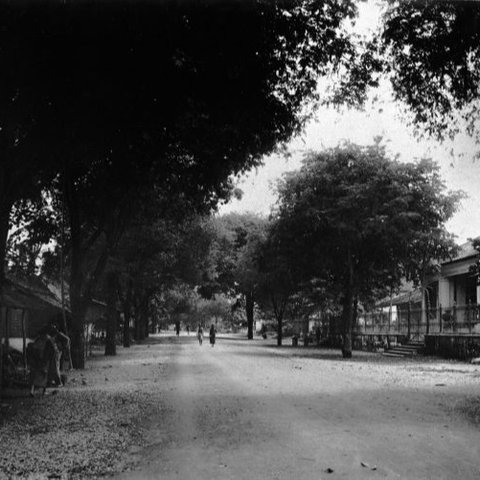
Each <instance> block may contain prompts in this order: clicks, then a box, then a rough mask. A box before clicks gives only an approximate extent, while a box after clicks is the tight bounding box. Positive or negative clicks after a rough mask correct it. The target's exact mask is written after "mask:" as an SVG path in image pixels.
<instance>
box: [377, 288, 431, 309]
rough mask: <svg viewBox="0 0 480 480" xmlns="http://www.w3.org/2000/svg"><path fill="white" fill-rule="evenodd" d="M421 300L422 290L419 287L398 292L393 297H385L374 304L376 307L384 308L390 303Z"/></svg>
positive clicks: (398, 303) (400, 303)
mask: <svg viewBox="0 0 480 480" xmlns="http://www.w3.org/2000/svg"><path fill="white" fill-rule="evenodd" d="M421 301H422V291H421V290H420V289H417V290H410V291H408V292H405V291H404V292H400V293H399V294H398V295H395V296H393V297H391V298H390V297H389V298H385V299H383V300H382V301H380V302H378V303H376V304H375V306H376V307H377V308H385V307H389V306H390V305H392V306H393V305H403V304H407V303H418V302H421Z"/></svg>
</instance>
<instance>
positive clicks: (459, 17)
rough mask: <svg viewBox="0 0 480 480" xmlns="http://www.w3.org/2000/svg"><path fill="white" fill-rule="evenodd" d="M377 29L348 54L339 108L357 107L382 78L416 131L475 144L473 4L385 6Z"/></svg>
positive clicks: (391, 0)
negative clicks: (460, 136) (462, 137)
mask: <svg viewBox="0 0 480 480" xmlns="http://www.w3.org/2000/svg"><path fill="white" fill-rule="evenodd" d="M381 7H382V8H383V15H382V20H381V22H380V24H379V30H378V31H377V32H376V33H375V35H374V38H373V39H371V40H370V41H366V42H363V43H361V44H359V45H360V48H357V49H352V50H351V51H350V53H349V56H350V66H349V68H347V69H346V71H345V72H346V75H345V77H344V78H343V80H342V81H341V82H339V84H338V87H339V88H338V90H337V92H336V93H337V95H336V100H337V101H338V102H347V103H349V102H351V103H355V104H356V103H359V102H360V103H362V102H363V101H364V100H365V99H366V95H365V94H366V92H367V91H368V90H369V87H372V86H377V85H378V80H379V78H380V77H381V76H382V75H384V76H386V78H388V79H389V80H390V82H391V85H392V88H393V94H394V97H395V99H396V100H399V101H401V102H403V104H404V105H405V106H406V107H407V109H408V111H409V112H411V114H412V115H411V116H410V118H411V119H412V122H413V124H414V125H415V126H416V127H418V128H419V131H421V132H427V133H428V134H430V135H432V136H434V137H436V138H439V139H443V138H445V137H448V136H450V137H452V136H454V135H456V134H457V133H458V132H460V131H464V132H466V133H468V134H469V135H472V136H474V137H475V139H476V141H477V143H480V124H479V113H480V3H479V2H477V1H456V0H447V1H436V0H421V1H419V0H388V1H387V2H384V4H382V6H381Z"/></svg>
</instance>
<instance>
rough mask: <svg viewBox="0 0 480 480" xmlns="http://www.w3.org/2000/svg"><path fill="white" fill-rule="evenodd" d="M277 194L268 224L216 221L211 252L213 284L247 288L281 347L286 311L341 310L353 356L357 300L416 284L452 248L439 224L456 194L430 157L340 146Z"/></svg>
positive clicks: (366, 301)
mask: <svg viewBox="0 0 480 480" xmlns="http://www.w3.org/2000/svg"><path fill="white" fill-rule="evenodd" d="M278 194H279V201H278V204H277V206H276V208H275V209H274V211H273V212H272V214H271V216H270V219H269V220H268V221H267V220H266V219H262V218H258V217H255V216H253V215H249V214H247V215H236V214H231V215H228V216H225V217H220V218H217V219H216V220H215V221H214V224H215V226H216V229H217V232H216V238H215V241H214V243H213V247H211V251H210V255H211V261H213V262H214V265H215V267H216V276H215V279H216V281H217V284H216V288H222V287H223V288H224V290H225V291H229V292H230V293H234V294H235V295H243V297H244V299H245V306H246V313H247V318H249V319H250V314H251V313H250V312H253V303H254V302H256V303H257V304H258V305H259V306H260V308H261V309H262V310H263V311H264V313H267V314H268V312H270V314H271V315H273V316H274V317H275V319H276V320H277V325H278V335H277V338H278V343H279V344H281V342H282V322H283V319H284V317H285V314H286V312H288V314H289V315H290V316H300V317H302V316H305V317H308V315H309V314H311V313H312V312H314V311H316V312H318V311H322V310H324V311H325V310H326V309H327V308H330V309H334V310H338V311H340V312H341V318H342V324H341V328H340V329H339V330H340V331H341V332H342V334H343V355H344V356H345V357H349V356H351V354H352V327H353V324H354V319H355V316H356V312H357V309H358V308H359V306H360V305H363V306H368V305H371V304H372V303H373V302H375V301H376V300H378V299H380V298H383V297H385V296H386V295H388V294H391V293H393V292H395V290H397V289H398V288H399V287H400V285H401V283H402V282H403V281H405V280H407V281H413V283H414V284H416V285H421V284H422V282H423V281H424V280H425V276H426V275H428V274H429V273H431V272H432V269H435V268H436V264H435V261H438V260H441V259H445V258H448V257H451V256H452V255H453V254H454V252H455V242H454V239H453V236H452V235H450V234H449V233H448V232H447V230H446V228H445V222H446V221H447V220H448V219H449V218H450V217H451V216H452V215H453V213H454V212H455V210H456V208H457V206H458V202H459V200H460V199H461V196H462V194H461V193H460V192H449V191H447V190H446V187H445V184H444V183H443V181H442V179H441V178H440V176H439V172H438V166H437V165H436V164H435V163H434V162H432V161H431V160H423V161H420V162H417V163H400V162H398V161H395V160H392V159H390V158H388V155H387V154H386V151H385V148H384V147H383V146H381V145H380V144H379V143H377V144H374V145H371V146H368V147H360V146H357V145H352V144H346V145H342V146H340V147H337V148H335V149H331V150H326V151H324V152H320V153H315V154H311V155H310V156H308V157H307V158H306V159H305V160H304V162H303V166H302V168H301V169H300V170H298V171H295V172H292V173H289V174H287V175H286V176H285V178H284V179H283V180H282V181H281V182H280V183H279V185H278ZM212 249H213V254H212ZM208 285H209V287H211V286H212V283H211V282H210V283H209V284H208ZM248 333H249V338H251V331H250V328H249V332H248Z"/></svg>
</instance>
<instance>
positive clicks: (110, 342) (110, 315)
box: [105, 271, 118, 355]
mask: <svg viewBox="0 0 480 480" xmlns="http://www.w3.org/2000/svg"><path fill="white" fill-rule="evenodd" d="M117 282H118V272H115V271H112V272H108V274H107V278H106V283H107V328H106V336H105V355H116V354H117V308H116V305H117Z"/></svg>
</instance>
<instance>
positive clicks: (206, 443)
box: [117, 336, 480, 480]
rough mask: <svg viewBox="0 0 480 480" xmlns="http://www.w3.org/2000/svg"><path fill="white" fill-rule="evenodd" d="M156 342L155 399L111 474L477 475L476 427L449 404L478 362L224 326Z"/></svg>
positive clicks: (474, 389)
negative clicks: (203, 336) (350, 355)
mask: <svg viewBox="0 0 480 480" xmlns="http://www.w3.org/2000/svg"><path fill="white" fill-rule="evenodd" d="M160 342H161V343H160V344H158V345H152V348H151V352H152V353H153V352H155V354H156V355H158V357H157V360H158V361H159V362H161V363H162V364H164V367H165V368H163V369H162V370H161V378H159V379H158V378H157V380H156V381H157V382H158V383H156V385H158V388H159V390H158V392H157V393H155V394H156V395H158V402H159V404H160V405H159V406H160V408H159V410H158V412H157V413H156V414H155V415H153V416H152V415H150V416H148V417H147V419H146V420H145V423H144V425H143V427H144V428H145V432H146V433H145V434H144V444H145V446H144V447H143V448H142V449H140V448H139V449H137V450H135V449H134V450H133V451H134V452H135V455H136V459H137V460H138V461H139V463H138V467H137V468H136V469H135V470H134V471H130V472H125V473H124V474H123V475H121V476H119V477H117V478H122V479H127V478H128V479H130V478H139V479H150V478H158V479H185V480H188V479H249V480H251V479H323V478H329V479H336V478H346V479H375V478H392V479H393V478H400V479H410V480H413V479H478V478H480V428H479V427H478V426H475V425H473V424H472V423H470V422H468V421H467V420H466V419H465V418H464V417H463V416H461V415H460V414H459V413H458V409H457V407H458V406H459V405H461V403H462V402H463V401H464V399H465V398H467V397H468V396H472V395H478V394H479V393H480V388H479V384H478V381H479V379H480V370H479V369H478V367H474V366H471V365H464V364H460V363H451V362H433V361H429V360H426V361H423V360H421V361H403V360H400V361H399V360H396V359H394V360H391V359H386V358H385V359H382V358H379V357H378V356H372V355H367V354H361V353H357V352H355V358H354V359H352V360H348V361H345V360H342V359H341V358H340V357H339V354H338V352H332V351H324V350H313V349H309V350H308V352H307V353H305V351H304V350H303V349H298V350H294V349H291V348H285V349H280V350H278V349H276V348H273V347H272V346H271V345H268V344H267V343H264V342H262V341H261V340H260V341H259V340H255V341H253V342H247V341H245V340H242V339H240V338H236V339H235V338H233V337H230V338H222V337H220V338H219V341H218V343H217V345H216V346H215V347H214V348H211V347H210V346H209V345H208V343H204V344H203V346H202V347H200V346H199V345H198V344H197V343H196V341H195V338H194V337H193V336H189V337H187V336H181V337H180V338H174V337H172V338H167V337H162V338H160ZM160 352H161V353H160ZM362 464H363V465H362Z"/></svg>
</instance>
